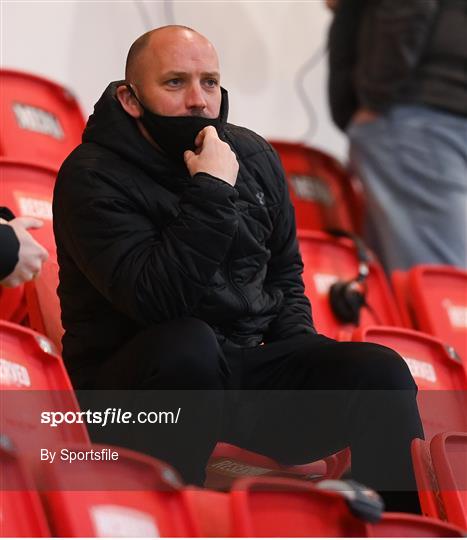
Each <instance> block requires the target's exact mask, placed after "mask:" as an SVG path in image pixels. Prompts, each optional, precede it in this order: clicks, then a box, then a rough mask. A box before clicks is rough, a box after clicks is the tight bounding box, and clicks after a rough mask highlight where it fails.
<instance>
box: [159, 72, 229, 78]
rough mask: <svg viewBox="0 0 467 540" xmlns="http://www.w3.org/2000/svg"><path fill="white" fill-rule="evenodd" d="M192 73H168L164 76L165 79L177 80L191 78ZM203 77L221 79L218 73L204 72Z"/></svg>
mask: <svg viewBox="0 0 467 540" xmlns="http://www.w3.org/2000/svg"><path fill="white" fill-rule="evenodd" d="M190 75H191V74H190V73H187V72H186V71H167V72H166V73H164V74H163V75H162V77H163V78H164V79H170V78H177V77H186V76H190ZM201 76H202V77H211V78H213V79H219V78H220V73H219V72H218V71H203V73H201Z"/></svg>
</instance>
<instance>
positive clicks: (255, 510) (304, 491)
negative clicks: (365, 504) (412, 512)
mask: <svg viewBox="0 0 467 540" xmlns="http://www.w3.org/2000/svg"><path fill="white" fill-rule="evenodd" d="M231 499H232V517H233V519H232V523H233V535H234V536H241V537H263V536H265V537H281V536H282V537H310V536H318V537H326V536H331V537H341V536H343V537H355V536H357V537H364V536H366V527H365V523H364V522H363V521H361V520H360V519H358V518H357V517H355V516H354V515H353V514H352V513H351V512H350V510H349V508H348V506H347V503H346V502H345V499H344V497H342V495H341V494H339V493H335V492H330V491H322V490H320V489H318V488H315V487H313V485H312V484H310V483H309V482H303V481H300V480H291V479H285V478H279V479H276V478H275V479H273V478H249V479H244V480H239V481H237V482H236V483H235V485H234V486H233V488H232V491H231Z"/></svg>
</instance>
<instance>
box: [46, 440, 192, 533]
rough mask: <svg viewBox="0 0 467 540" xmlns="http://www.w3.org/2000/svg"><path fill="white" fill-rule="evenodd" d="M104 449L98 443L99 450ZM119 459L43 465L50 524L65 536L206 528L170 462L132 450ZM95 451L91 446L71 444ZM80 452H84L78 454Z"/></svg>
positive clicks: (121, 453) (112, 449)
mask: <svg viewBox="0 0 467 540" xmlns="http://www.w3.org/2000/svg"><path fill="white" fill-rule="evenodd" d="M103 448H104V447H100V446H92V449H93V450H94V451H101V450H102V449H103ZM105 448H106V449H108V450H109V452H117V453H118V459H117V460H116V461H111V460H109V461H91V460H89V459H88V460H81V461H78V460H77V461H74V462H72V463H70V462H69V461H58V460H57V461H55V462H54V463H53V464H47V465H44V466H43V482H44V484H43V485H44V499H45V504H46V507H47V511H48V515H49V520H50V526H51V529H52V532H53V534H54V535H56V536H59V537H66V536H74V537H91V538H92V537H102V536H113V537H116V536H127V537H128V536H129V537H149V536H151V537H192V536H199V535H200V529H199V526H198V524H197V520H196V517H195V515H194V513H193V509H192V507H191V505H190V504H187V501H186V500H185V498H184V496H183V491H182V488H183V486H182V483H181V480H180V479H179V477H178V476H177V474H176V473H175V472H174V470H173V469H171V468H170V467H169V466H168V465H165V464H164V463H162V462H160V461H157V460H155V459H152V458H150V457H147V456H145V455H143V454H138V453H136V452H132V451H130V450H125V449H123V448H116V447H105ZM68 450H69V451H74V452H77V453H78V452H80V451H89V447H85V448H80V447H69V448H68ZM78 455H79V454H78Z"/></svg>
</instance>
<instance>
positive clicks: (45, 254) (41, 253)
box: [38, 244, 49, 262]
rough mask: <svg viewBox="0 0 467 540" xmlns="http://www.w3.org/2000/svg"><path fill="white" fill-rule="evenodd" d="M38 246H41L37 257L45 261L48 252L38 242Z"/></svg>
mask: <svg viewBox="0 0 467 540" xmlns="http://www.w3.org/2000/svg"><path fill="white" fill-rule="evenodd" d="M38 246H39V247H40V248H41V252H40V254H39V257H40V259H41V261H42V262H45V261H46V260H47V259H48V258H49V252H48V251H47V250H46V249H45V248H43V247H42V246H41V245H40V244H38Z"/></svg>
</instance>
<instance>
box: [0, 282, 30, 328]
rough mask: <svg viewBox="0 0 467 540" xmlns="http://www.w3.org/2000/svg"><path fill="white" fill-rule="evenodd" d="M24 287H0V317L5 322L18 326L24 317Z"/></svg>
mask: <svg viewBox="0 0 467 540" xmlns="http://www.w3.org/2000/svg"><path fill="white" fill-rule="evenodd" d="M26 314H27V308H26V303H25V301H24V286H23V285H20V286H19V287H11V288H10V287H2V286H0V317H1V318H2V319H4V320H6V321H10V322H14V323H18V324H20V323H21V322H22V321H23V320H24V319H25V317H26Z"/></svg>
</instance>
